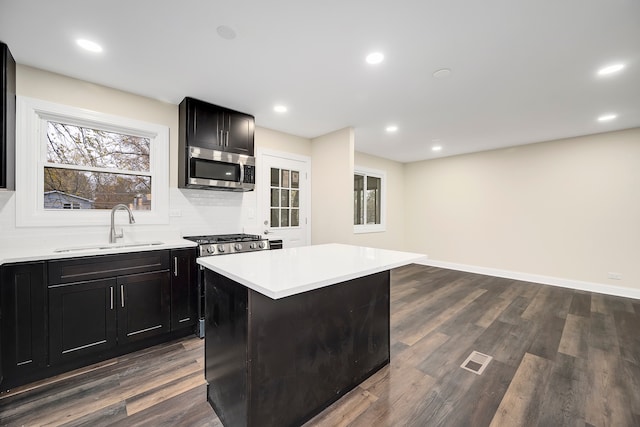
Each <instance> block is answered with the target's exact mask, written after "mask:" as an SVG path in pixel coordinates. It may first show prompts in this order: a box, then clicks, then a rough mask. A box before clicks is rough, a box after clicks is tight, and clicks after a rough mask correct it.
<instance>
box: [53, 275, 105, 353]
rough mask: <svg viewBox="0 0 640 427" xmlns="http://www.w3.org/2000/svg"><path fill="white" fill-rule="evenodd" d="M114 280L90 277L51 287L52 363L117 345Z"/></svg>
mask: <svg viewBox="0 0 640 427" xmlns="http://www.w3.org/2000/svg"><path fill="white" fill-rule="evenodd" d="M116 292H117V282H116V280H115V279H107V280H91V281H86V282H81V283H70V284H64V285H58V286H53V287H51V288H50V289H49V354H50V357H49V359H50V362H51V363H52V364H55V363H59V362H64V361H69V360H74V359H77V358H79V357H83V356H87V355H93V354H95V353H99V352H103V351H106V350H109V349H111V348H112V347H114V346H115V345H116V313H117V308H116V298H117V295H116Z"/></svg>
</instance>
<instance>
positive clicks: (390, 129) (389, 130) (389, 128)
mask: <svg viewBox="0 0 640 427" xmlns="http://www.w3.org/2000/svg"><path fill="white" fill-rule="evenodd" d="M385 130H386V131H387V132H397V131H398V126H396V125H391V126H387V127H386V128H385Z"/></svg>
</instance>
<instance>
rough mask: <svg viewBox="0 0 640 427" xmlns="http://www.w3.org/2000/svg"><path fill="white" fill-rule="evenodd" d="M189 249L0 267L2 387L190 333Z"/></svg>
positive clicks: (192, 281)
mask: <svg viewBox="0 0 640 427" xmlns="http://www.w3.org/2000/svg"><path fill="white" fill-rule="evenodd" d="M195 257H196V252H195V249H194V248H190V249H174V250H161V251H149V252H136V253H128V254H116V255H100V256H93V257H77V258H67V259H60V260H50V261H42V262H30V263H19V264H6V265H2V266H0V279H1V280H0V332H1V333H2V335H1V336H0V387H2V388H4V389H6V388H11V387H16V386H18V385H22V384H26V383H28V382H31V381H34V380H37V379H41V378H46V377H47V376H50V375H55V374H58V373H60V372H64V371H66V370H69V369H75V368H78V367H81V366H86V365H87V364H90V363H96V362H98V361H100V360H106V359H108V358H110V357H114V356H117V355H120V354H125V353H127V352H130V351H134V350H138V349H141V348H144V347H147V346H150V345H155V344H159V343H161V342H165V341H168V340H170V339H174V338H178V337H180V336H185V335H188V334H190V333H193V331H194V328H193V327H192V326H193V325H195V323H196V319H197V308H196V304H197V281H196V272H197V266H196V263H195Z"/></svg>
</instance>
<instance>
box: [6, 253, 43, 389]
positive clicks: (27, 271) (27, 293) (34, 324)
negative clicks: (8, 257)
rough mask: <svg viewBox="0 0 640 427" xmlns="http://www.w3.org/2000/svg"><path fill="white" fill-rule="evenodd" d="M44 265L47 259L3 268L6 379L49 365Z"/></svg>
mask: <svg viewBox="0 0 640 427" xmlns="http://www.w3.org/2000/svg"><path fill="white" fill-rule="evenodd" d="M44 266H45V264H44V262H35V263H28V264H9V265H5V266H2V268H1V269H0V270H1V278H0V310H1V311H0V314H1V322H2V324H1V325H0V330H1V331H2V336H1V337H0V341H1V344H0V348H1V349H2V350H1V351H2V356H1V359H2V371H1V372H2V376H4V377H5V378H15V377H18V376H21V375H24V374H27V373H30V372H32V371H33V370H34V369H36V368H41V367H44V366H45V365H46V358H47V350H46V336H45V331H46V319H45V313H46V307H45V301H46V289H47V288H46V285H45V273H44V271H45V268H44ZM0 377H1V376H0Z"/></svg>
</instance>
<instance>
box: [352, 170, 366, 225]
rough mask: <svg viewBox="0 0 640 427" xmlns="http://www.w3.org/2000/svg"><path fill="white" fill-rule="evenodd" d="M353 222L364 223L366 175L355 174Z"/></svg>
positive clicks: (356, 223)
mask: <svg viewBox="0 0 640 427" xmlns="http://www.w3.org/2000/svg"><path fill="white" fill-rule="evenodd" d="M353 223H354V224H355V225H360V224H364V176H362V175H354V176H353Z"/></svg>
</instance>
